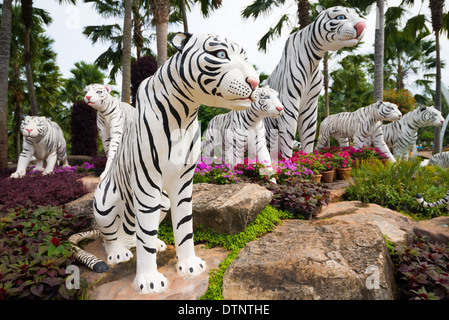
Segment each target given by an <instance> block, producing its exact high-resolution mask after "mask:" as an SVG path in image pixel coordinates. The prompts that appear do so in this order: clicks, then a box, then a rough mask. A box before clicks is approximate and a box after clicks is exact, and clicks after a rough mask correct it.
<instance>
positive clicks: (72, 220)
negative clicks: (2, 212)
mask: <svg viewBox="0 0 449 320" xmlns="http://www.w3.org/2000/svg"><path fill="white" fill-rule="evenodd" d="M88 225H89V219H87V217H86V216H82V215H78V216H75V215H72V214H68V213H67V212H65V211H63V210H62V209H61V208H57V207H40V208H38V209H36V210H28V209H23V208H22V209H15V210H11V211H9V213H8V214H7V215H6V216H5V217H3V218H0V233H1V234H2V238H1V239H0V299H27V300H30V299H31V300H32V299H73V298H74V297H75V296H76V294H77V291H76V290H74V289H73V290H68V289H67V288H66V286H65V278H66V277H67V274H66V271H65V268H66V267H67V266H69V265H70V264H73V263H74V262H75V258H74V257H73V255H72V248H71V245H70V243H69V242H68V241H67V239H68V237H69V235H70V234H72V233H74V232H78V231H80V230H82V229H84V228H85V227H87V226H88Z"/></svg>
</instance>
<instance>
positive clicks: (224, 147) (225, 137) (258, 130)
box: [204, 87, 284, 175]
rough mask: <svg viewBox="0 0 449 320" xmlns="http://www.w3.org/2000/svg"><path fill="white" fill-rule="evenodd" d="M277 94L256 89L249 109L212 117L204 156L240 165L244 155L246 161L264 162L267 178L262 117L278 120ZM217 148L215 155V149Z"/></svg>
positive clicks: (268, 90) (263, 89)
mask: <svg viewBox="0 0 449 320" xmlns="http://www.w3.org/2000/svg"><path fill="white" fill-rule="evenodd" d="M278 95H279V94H278V92H277V91H276V90H273V89H270V88H267V87H265V88H258V89H256V90H255V95H254V96H255V99H256V101H255V102H253V103H252V104H251V108H249V109H248V110H244V111H230V112H228V113H226V114H220V115H217V116H215V117H214V118H212V120H211V121H210V122H209V124H208V127H207V131H206V139H205V140H204V150H205V154H204V156H205V157H206V158H209V159H212V158H213V157H214V156H215V157H217V158H223V160H224V162H225V163H228V164H231V163H232V164H233V165H236V164H239V163H243V160H244V153H245V151H248V158H250V159H255V158H256V159H257V160H258V161H259V162H261V163H264V164H265V165H266V167H267V168H268V171H267V173H268V174H269V175H270V174H271V173H272V172H273V170H272V169H271V170H270V168H271V157H270V153H269V151H268V148H267V144H266V138H265V125H264V123H263V121H262V119H263V118H265V117H272V118H278V117H280V116H281V115H282V114H283V113H284V107H283V106H282V104H281V102H280V101H279V97H278ZM217 146H218V149H219V150H217V151H218V156H217V155H216V154H215V151H216V150H215V149H216V147H217Z"/></svg>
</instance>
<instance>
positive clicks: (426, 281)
mask: <svg viewBox="0 0 449 320" xmlns="http://www.w3.org/2000/svg"><path fill="white" fill-rule="evenodd" d="M396 252H397V257H398V260H399V262H398V273H399V276H400V281H399V285H400V287H401V289H402V290H403V292H404V294H405V295H406V297H407V298H409V299H416V300H449V243H446V244H445V245H443V244H431V243H429V242H428V241H427V240H426V239H425V238H423V237H418V238H417V239H415V241H414V243H413V244H412V245H411V246H403V247H399V248H396Z"/></svg>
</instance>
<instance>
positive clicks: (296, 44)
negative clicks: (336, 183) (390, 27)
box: [264, 6, 365, 159]
mask: <svg viewBox="0 0 449 320" xmlns="http://www.w3.org/2000/svg"><path fill="white" fill-rule="evenodd" d="M317 12H318V13H319V15H318V17H317V18H316V19H315V21H313V22H312V23H310V24H309V25H308V26H306V27H305V28H303V29H301V30H299V31H298V32H296V33H293V34H292V35H290V37H289V38H288V40H287V42H286V43H285V48H284V52H283V54H282V57H281V60H280V62H279V64H278V65H277V66H276V68H275V69H274V71H273V72H272V73H271V75H270V77H269V78H268V79H267V81H266V83H267V85H268V86H269V87H270V88H273V89H275V90H277V91H278V92H279V97H280V100H281V102H282V105H283V106H284V108H285V112H284V114H283V116H281V117H280V118H278V119H272V118H265V119H264V122H265V127H266V131H267V146H268V149H269V150H277V148H279V153H280V154H281V156H283V157H284V158H286V159H288V158H290V157H291V156H292V149H293V146H294V140H295V136H296V132H297V131H298V133H299V137H300V143H301V148H302V150H303V151H304V152H307V153H310V152H312V151H313V143H314V140H315V134H316V130H317V128H316V126H317V115H318V113H317V112H318V108H317V106H318V96H319V94H320V92H321V88H322V72H321V68H320V61H321V59H322V58H323V56H324V54H325V53H326V52H327V51H337V50H339V49H341V48H343V47H353V46H355V45H357V44H358V43H359V42H360V40H361V39H362V37H363V35H364V31H365V22H364V21H363V19H362V18H360V17H359V15H358V14H357V13H356V11H355V10H354V9H351V8H345V7H332V8H329V9H327V10H325V9H324V7H322V6H317Z"/></svg>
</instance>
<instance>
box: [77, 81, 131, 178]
mask: <svg viewBox="0 0 449 320" xmlns="http://www.w3.org/2000/svg"><path fill="white" fill-rule="evenodd" d="M84 92H85V96H84V102H86V103H87V104H88V105H89V106H91V107H92V108H94V109H96V110H97V129H98V132H99V133H100V137H101V140H102V142H103V147H104V152H105V155H106V159H107V161H106V167H105V169H104V171H103V173H102V174H101V176H100V180H102V179H103V178H104V176H105V175H106V174H107V172H108V171H109V168H110V167H111V163H112V161H113V160H114V157H115V154H116V153H117V148H118V146H119V145H120V143H121V141H122V136H123V133H124V131H125V130H126V129H127V126H128V123H129V122H130V121H132V120H133V119H134V111H135V109H134V107H132V106H131V105H130V104H128V103H125V102H122V101H120V100H119V99H117V98H115V97H113V96H112V95H111V94H110V92H111V87H110V86H109V85H101V84H90V85H88V86H86V87H85V88H84Z"/></svg>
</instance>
